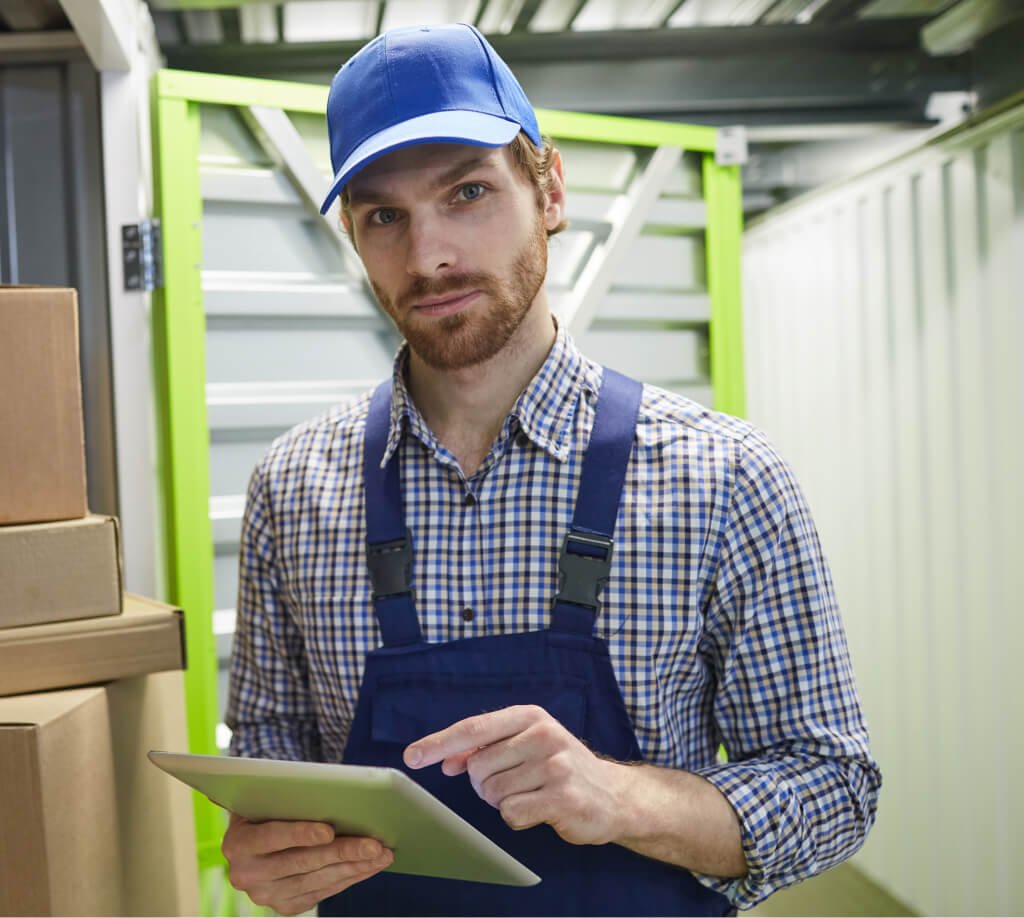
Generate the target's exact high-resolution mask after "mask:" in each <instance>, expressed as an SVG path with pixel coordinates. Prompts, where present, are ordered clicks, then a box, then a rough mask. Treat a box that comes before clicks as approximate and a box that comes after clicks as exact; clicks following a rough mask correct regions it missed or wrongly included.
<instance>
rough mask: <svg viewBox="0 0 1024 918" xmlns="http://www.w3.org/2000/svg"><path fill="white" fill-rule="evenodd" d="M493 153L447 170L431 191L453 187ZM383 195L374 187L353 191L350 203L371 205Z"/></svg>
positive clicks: (474, 156) (432, 183)
mask: <svg viewBox="0 0 1024 918" xmlns="http://www.w3.org/2000/svg"><path fill="white" fill-rule="evenodd" d="M492 152H493V151H492V150H491V149H490V148H487V149H485V150H484V151H483V152H482V153H475V154H473V155H472V156H469V157H467V158H466V159H463V160H461V161H460V162H457V163H455V165H453V166H451V167H450V168H448V169H446V170H445V171H444V172H442V173H441V174H440V175H439V176H438V177H437V178H436V179H434V180H433V181H432V182H431V183H430V190H431V191H437V190H439V189H441V188H445V187H447V186H448V185H453V184H454V183H455V182H457V181H458V180H459V179H461V178H462V177H463V176H465V175H468V174H469V173H470V172H472V171H474V170H475V169H478V168H479V167H480V166H481V165H484V164H485V161H486V160H487V158H488V157H489V156H490V154H491V153H492ZM381 197H382V195H381V193H380V192H379V191H377V190H376V189H375V188H374V187H373V185H370V186H369V187H368V188H363V189H359V188H356V189H353V190H352V192H351V193H350V195H349V202H350V203H351V204H353V205H355V204H369V203H372V202H375V201H379V200H380V199H381Z"/></svg>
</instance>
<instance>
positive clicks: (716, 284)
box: [704, 154, 747, 417]
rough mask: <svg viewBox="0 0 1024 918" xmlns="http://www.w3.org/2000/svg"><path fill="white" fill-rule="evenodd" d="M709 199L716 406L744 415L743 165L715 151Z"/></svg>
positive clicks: (708, 166)
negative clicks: (723, 160)
mask: <svg viewBox="0 0 1024 918" xmlns="http://www.w3.org/2000/svg"><path fill="white" fill-rule="evenodd" d="M704 200H705V202H706V204H707V213H708V226H707V234H706V236H705V245H706V250H707V251H706V259H707V286H708V294H709V296H710V299H711V322H710V328H709V330H708V335H709V337H710V351H711V390H712V392H713V393H714V397H715V405H714V407H715V409H716V410H718V411H724V412H726V413H727V414H732V415H735V416H737V417H743V416H744V415H745V414H746V410H747V408H746V383H745V375H744V368H743V298H742V275H741V266H740V260H741V254H742V239H743V189H742V184H741V179H740V168H739V166H719V165H718V164H717V163H716V162H715V157H714V156H713V155H710V154H709V155H706V156H705V157H704Z"/></svg>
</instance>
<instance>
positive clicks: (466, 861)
mask: <svg viewBox="0 0 1024 918" xmlns="http://www.w3.org/2000/svg"><path fill="white" fill-rule="evenodd" d="M149 760H150V761H151V762H152V763H153V764H154V765H156V766H157V767H158V768H161V769H162V770H163V771H165V772H167V773H168V774H170V775H172V776H173V777H175V778H177V779H178V780H180V781H183V782H184V783H185V784H188V785H189V786H190V787H193V788H195V789H196V790H198V791H199V792H200V793H203V794H205V795H206V796H207V797H209V798H210V799H211V800H213V801H214V802H215V803H217V804H218V805H219V806H222V807H224V808H225V809H227V810H230V811H232V812H235V813H238V814H239V815H240V816H244V817H245V818H246V819H251V820H253V821H255V822H265V821H267V820H271V819H274V820H277V819H283V820H293V821H296V820H303V821H305V820H311V821H315V822H328V823H330V824H331V825H333V826H334V828H335V831H336V832H337V833H338V834H339V835H364V836H370V837H373V838H377V839H379V840H380V841H381V843H382V844H384V845H386V846H387V847H388V848H391V849H392V850H393V851H394V855H395V857H394V861H393V862H392V864H391V866H390V867H388V868H387V869H388V870H389V871H391V872H394V873H410V874H416V875H420V876H433V877H444V878H448V879H455V880H472V881H475V882H479V883H497V884H500V885H505V886H533V885H535V884H537V883H539V882H540V877H539V876H537V874H535V873H534V872H533V871H532V870H530V869H529V868H528V867H526V866H525V865H524V864H522V863H521V862H520V861H518V860H516V859H515V858H514V857H512V855H510V854H509V853H508V852H506V851H505V850H503V849H502V848H501V847H499V846H498V845H496V844H495V843H494V842H493V841H491V840H490V839H489V838H487V836H485V835H483V834H482V833H481V832H479V831H478V830H477V829H476V828H475V827H474V826H472V825H470V823H468V822H467V821H466V820H465V819H463V818H462V817H461V816H459V815H458V814H457V813H456V812H454V811H453V810H451V809H450V808H449V807H447V806H445V804H443V803H442V802H441V801H440V800H438V799H437V798H436V797H434V796H433V795H432V794H431V793H429V792H428V791H426V790H424V789H423V788H422V787H420V786H419V785H418V784H417V783H416V782H415V781H413V780H412V779H411V778H410V777H409V776H408V775H406V774H404V773H403V772H401V771H398V770H397V769H394V768H380V767H374V766H366V765H334V764H328V763H322V762H292V761H282V760H278V759H246V758H238V757H235V756H218V755H198V754H194V753H184V752H164V751H161V750H151V751H150V752H149Z"/></svg>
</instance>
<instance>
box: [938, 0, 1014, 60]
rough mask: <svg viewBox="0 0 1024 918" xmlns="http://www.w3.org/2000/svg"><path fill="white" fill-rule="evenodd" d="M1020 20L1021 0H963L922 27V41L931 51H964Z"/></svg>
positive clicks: (949, 52) (956, 52) (944, 52)
mask: <svg viewBox="0 0 1024 918" xmlns="http://www.w3.org/2000/svg"><path fill="white" fill-rule="evenodd" d="M1019 20H1024V3H1021V0H961V2H960V3H958V4H957V5H956V6H954V7H952V8H951V9H948V10H947V11H946V12H945V13H942V14H941V15H940V16H937V17H936V18H935V19H933V20H932V21H931V22H929V23H928V24H927V25H925V26H924V27H923V28H922V29H921V44H922V45H924V48H925V50H926V51H928V53H929V54H936V55H945V54H962V53H963V52H965V51H968V50H970V49H971V48H972V47H973V46H974V45H975V44H976V43H977V42H978V41H979V40H980V39H982V38H984V37H985V36H986V35H990V34H992V33H993V32H995V31H996V30H997V29H999V28H1002V27H1003V26H1005V25H1008V24H1009V23H1011V22H1014V21H1019Z"/></svg>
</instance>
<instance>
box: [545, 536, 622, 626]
mask: <svg viewBox="0 0 1024 918" xmlns="http://www.w3.org/2000/svg"><path fill="white" fill-rule="evenodd" d="M611 568H612V539H611V538H610V537H608V536H602V535H594V534H593V533H589V532H586V533H585V532H569V533H567V534H566V536H565V539H564V540H563V542H562V553H561V555H560V556H559V558H558V593H557V595H556V596H555V602H571V603H575V604H576V605H578V606H589V607H591V608H592V609H594V610H595V611H600V609H601V601H600V600H599V599H598V597H599V596H600V594H601V590H603V589H604V585H605V584H606V583H607V582H608V577H609V576H610V574H611Z"/></svg>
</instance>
